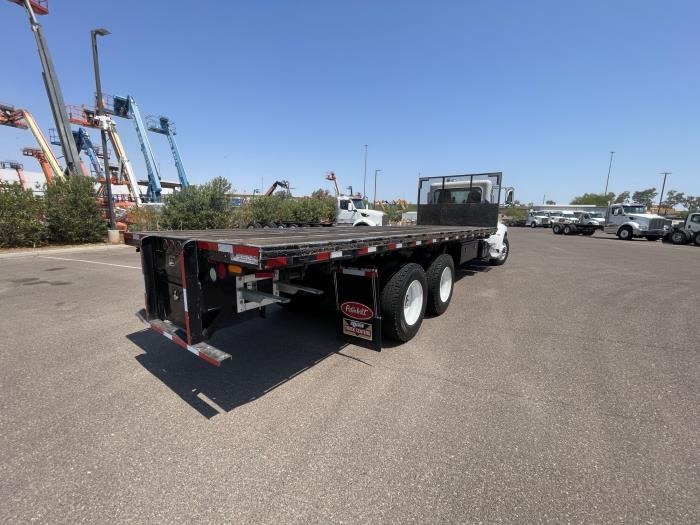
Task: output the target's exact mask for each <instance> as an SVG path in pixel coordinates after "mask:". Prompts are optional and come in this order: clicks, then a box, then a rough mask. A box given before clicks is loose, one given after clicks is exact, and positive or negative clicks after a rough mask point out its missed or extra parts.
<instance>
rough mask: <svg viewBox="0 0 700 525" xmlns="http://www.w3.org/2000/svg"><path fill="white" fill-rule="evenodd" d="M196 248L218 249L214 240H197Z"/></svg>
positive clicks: (214, 250)
mask: <svg viewBox="0 0 700 525" xmlns="http://www.w3.org/2000/svg"><path fill="white" fill-rule="evenodd" d="M197 248H199V249H200V250H209V251H212V252H216V251H219V245H218V244H217V243H215V242H205V241H197Z"/></svg>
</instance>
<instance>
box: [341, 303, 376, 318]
mask: <svg viewBox="0 0 700 525" xmlns="http://www.w3.org/2000/svg"><path fill="white" fill-rule="evenodd" d="M340 311H341V312H343V313H344V314H345V315H347V316H348V317H352V318H353V319H357V320H359V321H367V320H368V319H372V317H374V312H373V311H372V309H371V308H370V307H369V306H365V305H364V304H362V303H356V302H354V301H348V302H345V303H343V304H341V305H340Z"/></svg>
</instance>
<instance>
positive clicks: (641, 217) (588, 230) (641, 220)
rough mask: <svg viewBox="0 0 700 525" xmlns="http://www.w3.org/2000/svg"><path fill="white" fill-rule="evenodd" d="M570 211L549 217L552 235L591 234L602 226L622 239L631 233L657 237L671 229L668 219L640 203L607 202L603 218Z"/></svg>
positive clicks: (657, 238)
mask: <svg viewBox="0 0 700 525" xmlns="http://www.w3.org/2000/svg"><path fill="white" fill-rule="evenodd" d="M571 215H572V216H573V217H571V216H568V215H566V214H563V215H562V216H560V217H557V218H554V217H553V218H552V232H553V233H554V234H555V235H559V234H564V235H593V234H594V233H595V231H596V230H603V231H604V232H605V233H608V234H611V235H617V236H618V238H620V239H622V240H626V241H630V240H632V239H634V238H635V237H643V238H645V239H647V240H648V241H658V240H659V239H661V238H662V237H664V236H665V235H667V234H668V233H669V231H670V229H671V221H670V220H668V219H664V218H663V217H661V216H660V215H655V214H653V213H647V212H646V206H644V205H643V204H612V205H610V206H608V209H607V212H606V214H605V218H604V219H603V218H602V217H600V216H599V215H597V216H594V215H593V213H592V212H581V213H579V214H578V216H576V215H574V214H573V213H571Z"/></svg>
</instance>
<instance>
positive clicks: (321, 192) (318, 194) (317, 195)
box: [311, 188, 331, 199]
mask: <svg viewBox="0 0 700 525" xmlns="http://www.w3.org/2000/svg"><path fill="white" fill-rule="evenodd" d="M311 196H312V197H313V198H314V199H320V198H322V197H330V196H331V192H330V191H328V190H326V189H323V188H319V189H317V190H315V191H314V192H313V193H312V194H311Z"/></svg>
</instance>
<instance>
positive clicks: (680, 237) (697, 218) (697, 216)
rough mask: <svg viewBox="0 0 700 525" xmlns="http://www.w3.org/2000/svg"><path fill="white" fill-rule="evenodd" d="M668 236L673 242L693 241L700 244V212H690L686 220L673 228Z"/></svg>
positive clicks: (697, 244)
mask: <svg viewBox="0 0 700 525" xmlns="http://www.w3.org/2000/svg"><path fill="white" fill-rule="evenodd" d="M668 237H669V239H670V240H671V242H672V243H673V244H688V243H689V242H693V243H695V246H700V212H694V213H689V214H688V216H687V217H686V218H685V221H683V222H682V223H680V224H678V225H676V226H673V227H672V228H671V230H670V232H669V236H668Z"/></svg>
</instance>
